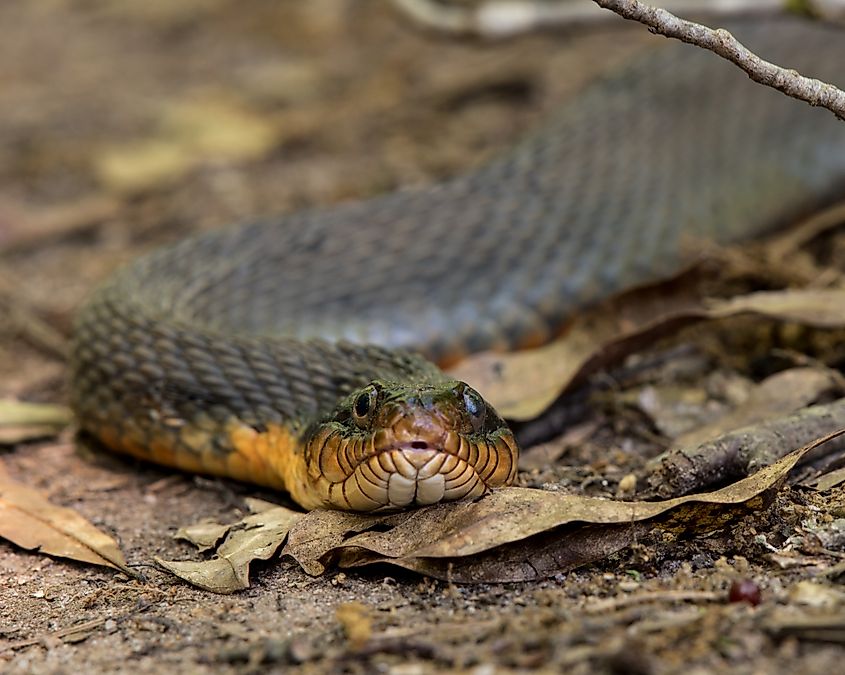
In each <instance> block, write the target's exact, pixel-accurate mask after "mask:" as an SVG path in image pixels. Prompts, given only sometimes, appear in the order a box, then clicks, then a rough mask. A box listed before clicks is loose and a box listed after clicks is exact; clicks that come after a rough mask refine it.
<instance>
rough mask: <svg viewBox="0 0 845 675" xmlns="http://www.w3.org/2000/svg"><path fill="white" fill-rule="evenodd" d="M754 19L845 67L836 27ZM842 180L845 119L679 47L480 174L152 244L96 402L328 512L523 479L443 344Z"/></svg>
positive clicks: (96, 364) (82, 405) (99, 420)
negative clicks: (446, 365)
mask: <svg viewBox="0 0 845 675" xmlns="http://www.w3.org/2000/svg"><path fill="white" fill-rule="evenodd" d="M735 31H736V32H737V33H738V35H739V36H740V38H741V39H743V40H744V41H746V43H747V44H748V45H749V46H750V47H751V48H752V49H754V50H757V51H758V53H760V54H762V55H763V56H764V57H765V58H768V59H770V60H772V61H775V62H778V63H782V64H785V65H789V66H791V67H795V68H797V69H799V70H800V71H801V72H802V73H805V74H808V75H812V76H816V77H820V78H824V79H828V80H831V81H833V82H837V80H838V81H839V83H840V84H841V83H842V82H843V79H845V77H843V73H842V71H843V68H845V34H843V33H842V32H840V31H837V30H836V29H833V28H829V27H825V26H821V25H811V24H809V23H804V22H802V21H799V20H786V19H779V20H771V21H766V22H758V23H755V24H753V25H752V24H748V25H738V26H736V27H735ZM843 185H845V123H842V122H839V121H837V120H835V119H834V118H833V117H832V116H831V115H830V114H829V113H827V112H825V111H821V110H813V109H811V108H809V107H808V106H806V105H805V104H802V103H799V102H796V101H793V100H789V99H787V98H785V97H784V96H782V95H781V94H779V93H777V92H773V91H771V90H767V89H765V88H763V87H761V86H759V85H756V84H754V83H751V82H749V81H748V80H747V78H746V77H745V76H744V75H743V74H741V73H740V72H738V71H737V69H736V68H734V67H733V66H731V65H729V64H726V63H725V62H723V61H721V60H720V59H718V58H717V57H715V56H714V55H712V54H708V53H705V52H702V51H700V50H697V49H693V48H691V47H688V46H686V45H680V44H664V45H663V46H662V47H661V48H659V49H656V50H654V52H653V53H649V54H647V55H646V56H644V57H643V58H641V59H639V60H637V61H636V62H635V63H632V64H630V65H629V66H627V67H626V68H625V69H624V70H622V71H620V72H617V73H615V74H613V75H611V76H609V77H606V78H604V79H603V80H601V81H600V82H597V83H595V84H593V85H591V86H590V87H588V88H587V89H586V90H585V91H583V92H582V93H581V94H580V95H579V96H578V97H577V98H575V99H574V100H573V101H572V102H571V103H569V104H567V105H566V106H564V107H563V109H562V110H560V111H559V113H558V114H556V115H555V119H554V120H553V121H552V122H551V123H550V124H549V125H548V126H547V127H545V128H544V129H542V130H541V131H539V132H538V133H536V134H535V135H534V136H532V137H530V138H528V139H527V140H526V141H524V142H522V143H521V144H519V145H518V146H516V147H515V148H514V149H512V150H511V151H510V152H509V153H507V154H505V155H504V156H502V157H500V158H498V159H495V160H494V161H492V162H491V163H489V164H487V165H486V166H483V167H481V168H479V169H477V170H474V171H472V172H470V173H467V174H465V175H462V176H459V177H457V178H455V179H452V180H449V181H448V182H445V183H442V184H439V185H436V186H433V187H430V188H427V189H418V190H402V191H398V192H395V193H392V194H388V195H385V196H381V197H377V198H375V199H371V200H368V201H363V202H357V203H349V204H344V205H340V206H337V207H334V208H330V209H325V210H313V211H307V212H300V213H295V214H292V215H289V216H286V217H284V218H282V219H278V220H261V221H255V222H250V223H247V224H242V225H239V226H237V227H233V228H230V229H224V230H221V231H217V232H212V233H208V234H203V235H200V236H196V237H194V238H191V239H188V240H186V241H184V242H182V243H179V244H177V245H176V246H174V247H171V248H168V249H164V250H161V251H157V252H153V253H152V254H149V255H147V256H146V257H143V258H141V259H139V260H138V261H136V262H135V263H134V264H132V265H130V266H129V267H128V268H126V269H124V270H123V271H121V272H119V273H118V274H117V275H116V276H115V277H114V278H113V279H111V280H110V281H108V282H107V283H106V284H105V285H104V286H103V287H102V288H101V289H99V290H98V291H97V292H96V293H95V294H94V295H93V297H92V298H91V300H90V301H89V302H88V303H87V305H86V306H85V307H84V308H83V310H82V311H81V312H80V315H79V317H78V322H77V327H76V336H75V342H74V345H75V346H74V356H73V366H72V400H73V405H74V407H75V409H76V412H77V415H78V417H79V420H80V424H81V426H82V428H83V429H85V430H87V431H89V432H91V433H93V434H94V435H95V436H97V437H99V438H100V439H101V440H102V441H103V442H104V443H105V444H106V445H108V446H109V447H111V448H113V449H116V450H119V451H122V452H127V453H130V454H133V455H135V456H138V457H141V458H144V459H149V460H153V461H157V462H160V463H164V464H168V465H172V466H177V467H180V468H183V469H187V470H192V471H202V472H207V473H214V474H221V475H228V476H233V477H235V478H240V479H245V480H251V481H254V482H257V483H261V484H264V485H270V486H275V487H278V488H282V489H285V490H287V491H288V492H290V494H291V496H292V497H293V498H294V499H295V500H296V501H298V502H299V503H300V504H301V505H303V506H304V507H306V508H314V507H320V506H330V507H337V508H347V509H356V510H373V509H380V508H398V507H403V506H408V505H413V504H428V503H434V502H437V501H440V500H446V499H456V498H460V497H467V496H475V495H480V494H483V493H484V492H485V491H486V490H487V489H489V488H491V487H496V486H498V485H504V484H508V483H510V482H511V481H512V480H513V479H514V475H515V471H516V459H517V452H518V451H517V446H516V442H515V441H514V439H513V436H512V434H511V433H510V431H509V430H508V427H507V425H506V424H505V423H504V422H503V421H502V420H501V419H500V418H499V416H498V415H496V413H495V411H494V410H492V408H491V407H490V406H489V405H488V404H487V403H486V402H485V401H484V400H483V399H482V398H481V397H480V396H479V395H478V394H477V393H476V392H474V391H473V390H472V389H470V388H469V387H468V386H466V385H464V384H462V383H460V382H455V381H453V380H451V379H450V378H449V377H448V376H447V375H445V374H444V373H443V372H442V371H440V370H439V369H438V368H437V367H436V366H435V365H434V364H433V362H432V361H439V362H443V361H449V360H453V359H455V358H457V357H458V356H460V355H461V354H463V353H466V352H473V351H478V350H482V349H491V348H510V347H521V346H526V345H532V344H538V343H541V342H543V341H545V340H548V339H549V338H550V337H551V336H553V335H554V334H555V333H556V332H557V331H559V330H560V328H561V326H562V324H563V322H564V321H565V319H566V318H567V316H569V315H570V314H571V313H572V312H573V311H574V310H576V309H577V308H579V307H582V306H584V305H586V304H589V303H592V302H595V301H597V300H599V299H601V298H603V297H605V296H606V295H608V294H610V293H612V292H614V291H618V290H620V289H623V288H626V287H629V286H631V285H634V284H637V283H642V282H646V281H649V280H653V279H655V278H659V277H661V276H665V275H667V274H669V273H671V272H672V271H674V270H675V269H677V268H678V266H679V265H680V264H681V261H682V259H683V251H684V250H685V248H686V247H688V245H689V244H690V243H694V242H695V241H696V240H699V239H701V240H705V239H706V240H711V241H717V242H729V241H733V240H737V239H740V238H746V237H750V236H753V235H756V234H759V233H761V232H763V231H765V230H767V229H770V228H772V227H775V226H777V225H778V224H781V223H784V222H785V221H786V220H787V219H789V218H791V217H794V216H796V215H797V214H799V213H800V212H802V211H806V210H808V209H810V208H813V207H816V206H818V205H819V204H821V203H822V202H824V201H825V200H826V199H828V198H829V197H831V196H832V195H833V194H835V192H836V190H838V189H840V188H841V187H842V186H843Z"/></svg>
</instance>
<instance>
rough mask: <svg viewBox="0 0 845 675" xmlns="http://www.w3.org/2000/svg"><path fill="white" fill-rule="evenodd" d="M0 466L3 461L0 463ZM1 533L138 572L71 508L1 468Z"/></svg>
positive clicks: (24, 545)
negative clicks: (14, 477)
mask: <svg viewBox="0 0 845 675" xmlns="http://www.w3.org/2000/svg"><path fill="white" fill-rule="evenodd" d="M0 467H2V465H0ZM0 537H3V538H4V539H7V540H9V541H11V542H12V543H14V544H17V545H18V546H20V547H21V548H25V549H29V550H34V551H40V552H41V553H47V554H48V555H54V556H59V557H62V558H70V559H72V560H78V561H80V562H87V563H92V564H94V565H103V566H105V567H112V568H114V569H119V570H122V571H123V572H125V573H127V574H129V575H130V576H133V577H136V576H137V574H136V573H135V572H133V571H132V570H131V569H129V568H128V567H127V566H126V560H125V559H124V557H123V553H121V551H120V548H119V547H118V545H117V542H116V541H114V539H112V538H111V537H109V536H108V535H107V534H105V533H103V532H101V531H100V530H98V529H97V528H95V527H94V526H93V525H92V524H91V523H89V522H88V521H87V520H85V518H83V517H82V516H81V515H79V514H78V513H77V512H76V511H73V510H71V509H68V508H65V507H62V506H56V505H55V504H51V503H50V502H49V501H48V500H47V498H46V497H45V496H44V495H42V494H41V493H40V492H37V491H36V490H33V489H32V488H30V487H27V486H26V485H23V484H21V483H18V482H16V481H14V480H12V479H11V478H9V476H8V474H7V473H6V471H5V469H3V470H0Z"/></svg>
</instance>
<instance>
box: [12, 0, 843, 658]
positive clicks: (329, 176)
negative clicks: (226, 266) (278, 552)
mask: <svg viewBox="0 0 845 675" xmlns="http://www.w3.org/2000/svg"><path fill="white" fill-rule="evenodd" d="M656 39H657V38H654V37H652V36H650V35H648V34H647V32H646V31H645V30H643V29H641V28H639V27H631V26H626V25H622V22H621V21H620V22H618V25H617V24H615V23H614V24H608V25H607V26H606V27H601V28H596V29H592V30H589V31H588V30H586V29H583V28H579V29H572V30H569V31H564V32H559V33H555V34H545V35H534V36H530V37H524V38H520V39H517V40H512V41H508V42H506V43H499V44H485V43H480V42H475V41H472V40H458V39H453V38H447V37H444V36H438V35H432V34H428V33H426V32H424V31H421V30H420V29H419V28H418V27H414V26H412V25H409V24H408V23H407V22H405V21H403V20H401V19H400V18H399V17H398V16H397V15H396V14H395V13H394V12H393V11H391V10H390V6H389V4H388V3H379V2H375V0H373V1H371V2H365V1H363V0H311V1H310V2H307V3H306V2H297V3H294V2H287V3H281V2H267V1H266V0H238V1H235V0H213V1H205V2H199V1H197V0H179V1H174V0H170V1H166V0H148V1H147V2H133V3H127V2H124V1H122V0H50V1H49V2H38V3H33V2H26V1H25V0H10V1H7V2H3V3H0V87H2V101H3V106H2V110H3V112H2V117H0V186H2V187H0V307H2V310H0V311H2V312H4V313H7V318H8V320H3V321H2V322H0V397H16V398H21V399H26V400H31V401H51V402H64V401H65V400H66V386H65V383H64V376H65V365H64V361H63V359H62V358H61V357H60V356H58V355H57V354H56V352H57V351H60V349H61V344H62V342H63V339H64V338H66V337H67V336H68V335H69V333H70V326H71V322H72V317H73V313H74V309H75V308H76V307H77V306H78V305H79V303H80V302H81V301H82V299H83V298H84V297H85V294H86V293H87V292H88V291H89V290H90V289H91V288H92V287H93V286H94V285H95V284H96V283H97V282H98V281H100V280H102V279H103V278H105V277H106V276H107V275H108V274H109V273H110V272H111V271H112V270H114V269H115V268H116V267H117V266H118V265H120V264H121V263H123V262H125V261H127V260H129V259H131V258H133V257H135V256H136V255H138V254H139V253H141V252H143V251H147V250H149V249H152V248H154V247H157V246H160V245H162V244H166V243H168V242H172V241H175V240H177V239H180V238H182V237H184V236H186V235H187V234H189V233H192V232H197V231H201V230H206V229H211V228H215V227H220V226H222V225H226V224H228V223H231V222H235V221H239V220H244V219H247V218H253V217H256V216H260V215H268V214H278V213H281V212H285V211H291V210H295V209H298V208H302V207H305V206H309V205H316V204H328V203H332V202H337V201H340V200H343V199H349V198H357V197H364V196H368V195H371V194H375V193H379V192H383V191H385V190H390V189H393V188H395V187H397V186H400V185H401V186H406V185H413V184H421V183H426V182H429V181H431V180H434V179H437V178H442V177H445V176H449V175H453V174H455V173H458V172H460V171H461V170H463V169H464V168H466V167H468V166H471V165H474V164H476V163H478V162H480V161H482V160H483V159H484V158H485V157H487V156H489V155H490V154H492V153H494V152H495V151H496V150H498V149H500V148H502V147H504V146H506V145H507V144H508V143H510V142H512V141H513V140H514V139H516V138H518V137H519V136H520V134H522V133H524V132H525V131H527V130H528V129H530V128H531V127H532V126H534V125H536V124H537V123H538V122H539V121H540V120H541V119H542V117H543V116H544V115H547V114H549V113H550V112H552V111H553V110H554V109H555V107H556V106H557V105H559V104H560V103H561V102H562V101H564V100H565V99H566V98H567V97H569V96H572V95H573V94H574V93H575V92H577V91H578V89H579V88H580V87H581V86H583V85H584V83H585V82H587V81H589V80H590V79H591V78H593V77H595V76H596V75H597V74H598V73H600V72H602V71H604V70H607V69H612V68H613V67H614V66H616V65H618V64H620V63H622V62H624V61H625V60H627V59H628V58H630V57H631V55H632V54H634V53H635V52H636V51H638V50H640V49H642V48H643V47H644V46H646V45H648V44H651V43H653V42H654V41H655V40H656ZM15 317H17V318H15ZM21 317H23V318H21ZM42 324H44V325H46V326H47V327H48V328H50V329H53V330H54V331H56V332H57V334H58V335H57V336H53V338H55V339H51V337H50V336H44V335H43V334H42V333H40V332H39V331H38V330H37V329H36V328H37V326H40V325H42ZM34 326H35V327H36V328H34ZM57 342H58V347H57V346H56V343H57ZM617 413H618V411H616V412H614V411H612V410H605V411H602V412H601V413H600V414H598V416H597V417H596V421H595V426H594V427H593V428H592V433H591V439H592V440H591V442H589V443H585V444H582V445H581V446H580V447H581V449H579V450H577V451H566V450H564V451H560V452H550V456H552V457H557V460H556V462H558V464H556V465H555V467H553V468H546V469H534V470H533V473H531V472H527V473H526V474H525V475H524V476H523V477H522V478H521V481H522V483H523V484H527V485H528V484H530V485H537V486H540V485H546V486H548V485H549V484H550V483H555V482H557V483H558V487H560V486H561V485H562V486H563V487H565V488H567V489H569V488H570V487H571V486H574V488H573V489H577V488H578V483H579V482H580V483H582V485H587V486H590V485H592V486H593V488H594V489H593V491H594V492H597V493H601V494H610V495H612V494H613V491H614V487H615V485H608V484H607V482H605V483H602V479H601V478H600V477H601V476H602V475H606V473H607V471H608V470H610V472H611V473H612V474H613V475H617V476H618V477H619V478H621V477H622V476H624V475H625V474H626V473H629V472H630V471H632V470H634V469H636V468H638V467H640V466H642V463H643V462H644V461H645V460H646V459H647V458H648V457H649V456H653V455H654V454H656V453H657V452H658V451H659V450H660V449H662V446H661V442H660V441H659V439H658V440H655V434H654V433H653V430H650V429H648V428H647V425H645V423H644V422H643V420H642V419H641V418H638V417H636V416H634V417H633V418H632V417H631V416H630V415H627V416H626V415H625V414H617ZM553 443H554V442H553ZM557 443H559V444H561V443H564V441H563V440H559V441H557ZM552 447H554V446H552ZM588 449H589V450H590V452H587V450H588ZM596 453H600V454H596ZM0 459H2V461H3V463H4V464H5V466H6V467H7V469H8V471H9V473H10V474H11V475H12V476H13V477H14V478H16V479H17V480H20V481H22V482H25V483H26V484H28V485H30V486H33V487H35V488H37V489H39V490H41V491H43V492H44V493H45V494H47V495H48V496H49V498H50V499H51V500H52V501H53V502H54V503H57V504H61V505H64V506H68V507H72V508H74V509H76V510H78V511H79V512H80V513H81V514H83V515H84V516H85V517H87V518H88V519H90V520H91V521H92V522H93V523H95V524H96V525H97V526H98V527H100V528H101V529H103V530H104V531H106V532H108V533H110V534H111V535H113V536H114V537H115V538H116V539H117V540H118V541H119V542H120V545H121V547H122V549H123V551H124V552H125V554H126V557H127V559H128V561H129V563H130V565H131V566H132V567H133V569H135V570H137V571H138V572H139V573H140V574H141V575H142V579H139V580H136V579H132V578H130V577H128V576H126V575H123V574H120V573H114V572H113V571H110V570H107V569H100V568H96V567H91V566H86V565H82V564H76V563H73V562H69V561H66V560H61V559H53V558H49V557H46V556H43V555H40V554H38V553H31V552H27V551H24V550H21V549H19V548H17V547H15V546H13V545H11V544H8V543H5V542H0V670H2V671H3V672H7V673H60V672H79V671H83V670H84V671H85V672H92V673H98V672H114V671H120V670H131V671H132V672H138V673H145V672H150V673H152V672H163V671H164V672H173V673H182V672H185V673H188V672H189V673H202V672H256V671H265V670H267V671H271V672H272V671H281V670H290V671H292V672H306V673H310V672H350V673H358V672H361V673H364V672H376V671H377V672H388V673H396V674H397V675H400V674H406V675H411V674H415V673H428V672H441V671H444V670H450V671H455V672H463V671H468V672H473V673H477V674H479V675H481V674H486V673H493V672H510V671H520V672H522V671H524V670H532V669H537V670H541V671H546V672H560V671H566V672H573V673H596V672H609V673H670V672H685V673H709V672H724V671H727V670H729V669H730V670H731V671H732V672H739V673H796V672H819V673H822V672H826V673H830V672H837V671H838V667H840V666H841V660H842V658H843V647H842V636H841V632H842V629H841V622H840V628H839V633H832V634H831V633H825V636H826V637H825V636H822V639H821V640H819V634H815V635H814V636H811V637H814V639H813V640H811V639H809V638H808V637H807V634H806V632H805V633H802V632H800V631H798V630H795V629H792V630H790V629H789V628H788V627H785V626H787V624H788V622H785V621H784V616H792V615H791V614H789V612H790V611H797V612H798V613H799V614H800V616H801V617H803V618H806V612H810V611H812V610H813V609H814V608H815V609H819V608H821V610H824V609H825V608H827V609H828V610H830V609H831V608H833V609H837V608H838V611H840V612H841V607H842V606H843V605H842V600H841V597H840V595H839V591H838V590H836V588H835V587H832V586H828V585H823V584H814V585H811V586H807V583H808V580H809V579H810V578H811V577H813V576H814V575H816V574H817V573H819V571H821V570H826V569H828V568H830V567H831V565H833V564H834V563H835V562H837V560H838V559H837V557H836V554H835V552H834V553H824V552H821V553H819V554H818V555H817V556H816V557H815V558H810V557H807V556H805V557H801V558H795V559H794V561H798V562H794V561H793V562H794V564H790V563H787V562H783V561H781V562H783V564H778V562H777V561H776V560H775V559H773V558H772V557H771V555H770V554H771V553H772V551H773V550H775V548H777V549H778V550H780V549H781V547H782V546H783V545H784V542H786V541H787V540H788V538H789V537H792V536H794V535H796V534H797V533H800V532H801V531H803V530H802V528H806V524H807V523H808V522H809V521H811V520H812V521H813V522H819V523H824V522H831V521H833V520H834V519H835V518H837V517H839V516H840V515H841V513H842V504H843V501H844V500H843V498H842V495H841V493H839V492H836V491H835V490H834V491H832V492H831V493H828V495H827V497H826V498H822V497H821V496H819V495H818V494H816V493H812V492H809V491H802V490H799V489H789V488H784V489H783V490H782V491H781V492H780V493H779V494H778V495H777V498H776V499H775V501H774V503H773V504H772V505H771V506H770V507H769V508H768V509H766V510H765V511H763V512H756V513H750V514H745V515H742V516H741V517H739V518H738V519H737V520H736V521H735V522H733V523H732V524H731V525H730V526H729V527H726V528H722V529H716V530H714V531H712V532H709V533H707V534H706V535H702V536H699V537H695V538H690V539H684V540H669V539H666V540H661V539H659V538H655V539H653V540H648V541H643V542H641V543H640V544H638V545H635V546H634V547H632V548H630V549H628V550H626V551H624V552H622V553H620V554H617V555H616V556H613V557H612V558H610V559H608V560H606V561H604V562H603V563H601V564H597V565H593V566H590V567H587V568H584V569H581V570H577V571H574V572H570V573H567V574H561V575H558V576H557V577H555V578H550V579H547V580H545V581H542V582H532V583H524V584H507V585H505V584H488V585H457V584H452V583H448V582H444V581H437V580H432V579H428V578H424V577H421V576H418V575H414V574H411V573H407V572H403V571H401V570H399V569H397V568H392V567H388V566H382V567H373V568H368V569H365V570H363V571H355V572H350V571H346V572H338V571H333V572H331V573H329V574H327V575H326V576H323V577H319V578H312V577H309V576H308V575H306V574H305V573H304V572H303V571H302V570H300V569H299V567H298V566H297V565H296V564H295V563H294V562H292V561H291V560H288V559H278V558H274V559H272V560H270V561H268V562H267V563H260V564H255V565H254V566H253V569H252V575H251V576H252V580H253V584H252V586H251V588H249V589H248V590H246V591H244V592H241V593H237V594H234V595H229V596H220V595H214V594H211V593H207V592H204V591H201V590H198V589H195V588H192V587H190V586H188V585H187V584H185V583H183V582H181V581H179V580H178V579H175V578H174V577H172V576H170V575H169V574H168V573H166V572H164V571H163V570H161V569H160V568H158V567H156V566H155V565H154V564H153V558H154V557H155V556H159V557H162V558H165V559H171V560H173V559H190V558H196V557H197V554H196V553H195V552H194V551H193V549H192V548H191V547H189V546H188V545H187V544H185V543H184V542H179V541H176V540H174V539H173V536H172V535H173V534H174V532H175V531H176V530H177V529H178V528H179V527H181V526H184V525H187V524H191V523H194V522H197V521H199V520H202V519H206V518H208V519H214V520H219V521H225V522H229V521H233V520H236V519H237V518H239V517H240V516H242V515H243V513H244V512H245V507H244V501H243V500H244V497H246V496H259V497H262V498H265V499H271V500H274V499H275V500H277V501H278V500H280V499H281V500H283V497H280V496H278V495H271V494H268V493H267V492H264V491H261V490H257V489H255V488H253V487H251V486H248V485H241V484H236V483H233V482H230V481H223V480H211V479H207V478H201V477H195V476H190V475H186V474H179V473H174V472H172V471H168V470H166V469H161V468H157V467H153V466H150V465H144V464H139V463H135V462H132V461H130V460H126V459H124V458H120V457H113V456H109V455H106V454H102V453H99V452H95V451H91V450H88V449H85V448H80V447H77V445H76V444H75V443H74V441H73V438H72V437H71V436H70V435H69V434H66V435H64V436H62V437H60V438H59V439H47V440H42V441H31V442H26V443H20V444H17V445H15V446H12V447H7V448H6V449H5V451H4V452H3V454H2V456H0ZM609 467H610V468H609ZM614 472H615V473H614ZM597 477H598V478H597ZM838 555H839V556H841V555H842V554H841V553H839V554H838ZM741 580H745V582H746V587H748V586H749V584H750V588H746V589H745V590H744V591H743V592H741V593H738V591H737V589H735V593H734V595H735V596H736V595H737V593H738V599H739V600H740V601H739V602H729V601H728V596H729V588H730V586H731V584H732V583H734V582H738V581H741ZM758 592H759V593H760V595H761V598H762V600H761V602H760V603H759V604H756V603H755V602H753V601H754V600H755V598H754V596H755V593H758ZM743 598H745V599H746V600H748V601H742V599H743ZM735 599H737V598H735ZM796 608H797V609H796ZM808 608H809V609H808ZM821 610H820V611H821ZM785 613H786V614H785ZM840 616H841V613H840ZM831 636H832V637H831ZM837 636H838V637H837Z"/></svg>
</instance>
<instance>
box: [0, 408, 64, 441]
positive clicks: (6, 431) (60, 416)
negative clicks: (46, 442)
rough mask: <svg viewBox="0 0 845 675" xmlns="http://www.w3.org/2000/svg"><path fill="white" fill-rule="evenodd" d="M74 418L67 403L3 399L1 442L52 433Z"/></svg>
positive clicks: (0, 423)
mask: <svg viewBox="0 0 845 675" xmlns="http://www.w3.org/2000/svg"><path fill="white" fill-rule="evenodd" d="M72 421H73V413H71V411H70V409H69V408H67V407H65V406H61V405H52V404H49V403H25V402H23V401H18V400H15V399H0V444H8V445H14V444H15V443H23V442H25V441H29V440H34V439H37V438H44V437H47V436H53V435H55V434H56V433H57V432H59V431H61V430H62V429H63V428H64V427H66V426H68V425H69V424H70V423H71V422H72Z"/></svg>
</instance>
